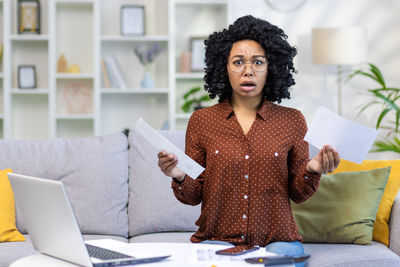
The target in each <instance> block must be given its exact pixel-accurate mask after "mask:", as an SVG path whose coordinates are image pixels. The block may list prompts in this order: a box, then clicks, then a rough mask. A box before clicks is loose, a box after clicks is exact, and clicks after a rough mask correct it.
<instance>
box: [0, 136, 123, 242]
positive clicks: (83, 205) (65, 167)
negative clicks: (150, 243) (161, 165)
mask: <svg viewBox="0 0 400 267" xmlns="http://www.w3.org/2000/svg"><path fill="white" fill-rule="evenodd" d="M0 151H1V153H0V169H6V168H11V169H12V170H13V171H14V173H19V174H24V175H29V176H36V177H42V178H48V179H53V180H60V181H62V182H63V183H64V185H65V187H66V191H67V193H68V196H69V199H70V201H71V204H72V207H73V209H74V212H75V215H76V218H77V220H78V223H79V226H80V228H81V231H82V233H83V234H105V235H107V234H108V235H118V236H123V237H127V236H128V215H127V205H128V203H127V202H128V140H127V138H126V136H125V135H123V134H113V135H108V136H102V137H94V138H88V139H71V140H62V139H52V140H39V141H7V140H2V141H0ZM16 221H17V228H18V229H19V230H20V231H21V232H22V233H26V232H27V231H26V228H25V225H24V222H23V218H22V216H21V214H20V211H19V208H18V205H16Z"/></svg>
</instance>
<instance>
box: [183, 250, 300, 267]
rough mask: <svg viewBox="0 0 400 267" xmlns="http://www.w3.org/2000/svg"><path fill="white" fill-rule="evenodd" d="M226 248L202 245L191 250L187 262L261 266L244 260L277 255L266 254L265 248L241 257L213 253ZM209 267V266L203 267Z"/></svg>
mask: <svg viewBox="0 0 400 267" xmlns="http://www.w3.org/2000/svg"><path fill="white" fill-rule="evenodd" d="M225 248H228V247H227V246H220V245H208V246H207V245H202V246H201V247H196V248H193V251H192V256H191V258H190V259H189V262H190V263H192V264H201V263H202V264H212V263H213V264H215V265H217V266H218V267H225V266H261V265H257V264H256V265H254V264H250V263H246V262H245V261H244V260H245V259H247V258H252V257H273V256H276V255H277V254H275V253H271V252H267V251H266V250H265V248H260V249H259V250H255V251H252V252H249V253H246V254H243V255H238V256H225V255H217V254H215V252H216V251H217V250H220V249H225ZM204 266H209V265H204ZM291 266H294V264H280V265H279V267H291Z"/></svg>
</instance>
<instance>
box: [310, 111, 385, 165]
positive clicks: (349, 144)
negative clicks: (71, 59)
mask: <svg viewBox="0 0 400 267" xmlns="http://www.w3.org/2000/svg"><path fill="white" fill-rule="evenodd" d="M377 134H378V131H377V130H375V129H372V128H369V127H366V126H363V125H360V124H357V123H354V122H351V121H349V120H347V119H344V118H343V117H340V116H339V115H337V114H336V113H334V112H331V111H329V110H328V109H326V108H324V107H319V108H318V110H317V113H316V115H315V117H314V119H313V121H312V123H311V127H310V129H309V130H308V132H307V134H306V136H305V137H304V140H305V141H307V142H308V143H310V144H312V145H313V146H315V147H317V148H319V149H320V148H322V146H323V145H326V144H329V145H332V146H333V147H334V148H336V149H337V150H338V152H339V154H340V157H341V158H343V159H346V160H349V161H353V162H355V163H361V162H362V161H363V160H364V159H365V158H366V157H367V154H368V151H369V150H370V148H371V146H372V144H373V142H374V140H375V138H376V136H377Z"/></svg>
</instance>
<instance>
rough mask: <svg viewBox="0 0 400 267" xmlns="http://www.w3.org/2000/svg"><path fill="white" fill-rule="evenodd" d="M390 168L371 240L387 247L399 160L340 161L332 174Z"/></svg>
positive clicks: (399, 184)
mask: <svg viewBox="0 0 400 267" xmlns="http://www.w3.org/2000/svg"><path fill="white" fill-rule="evenodd" d="M388 166H391V167H392V169H391V171H390V176H389V180H388V182H387V184H386V187H385V191H384V192H383V196H382V199H381V202H380V204H379V207H378V212H377V213H376V220H375V223H374V227H373V230H372V239H373V240H375V241H378V242H380V243H383V244H385V245H386V246H389V219H390V212H391V210H392V205H393V202H394V199H395V198H396V195H397V193H398V192H399V190H400V160H364V161H363V162H362V163H361V164H356V163H353V162H351V161H347V160H344V159H342V160H340V164H339V166H338V168H337V169H336V170H335V172H334V173H340V172H354V171H367V170H372V169H379V168H384V167H388Z"/></svg>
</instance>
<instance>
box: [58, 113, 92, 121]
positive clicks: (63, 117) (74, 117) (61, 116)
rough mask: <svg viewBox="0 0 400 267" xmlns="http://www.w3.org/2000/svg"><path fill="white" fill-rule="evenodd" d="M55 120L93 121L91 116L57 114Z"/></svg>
mask: <svg viewBox="0 0 400 267" xmlns="http://www.w3.org/2000/svg"><path fill="white" fill-rule="evenodd" d="M56 119H57V120H93V119H94V115H93V114H76V115H75V114H59V115H57V116H56Z"/></svg>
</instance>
